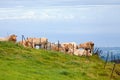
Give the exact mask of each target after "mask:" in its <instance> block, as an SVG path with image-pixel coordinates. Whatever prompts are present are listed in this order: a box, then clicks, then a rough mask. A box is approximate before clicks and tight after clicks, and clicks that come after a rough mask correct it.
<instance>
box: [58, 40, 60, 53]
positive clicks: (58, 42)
mask: <svg viewBox="0 0 120 80" xmlns="http://www.w3.org/2000/svg"><path fill="white" fill-rule="evenodd" d="M59 43H60V42H59V40H58V51H59V48H60V46H59Z"/></svg>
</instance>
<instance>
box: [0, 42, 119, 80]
mask: <svg viewBox="0 0 120 80" xmlns="http://www.w3.org/2000/svg"><path fill="white" fill-rule="evenodd" d="M112 67H113V64H112V63H108V64H107V66H106V69H104V61H102V60H100V59H99V58H98V57H97V56H92V57H89V58H86V57H84V56H83V57H78V56H72V55H68V54H63V53H60V52H54V51H46V50H36V49H31V48H24V47H22V46H19V45H18V44H13V43H10V42H0V80H110V74H111V70H112ZM116 69H117V70H120V69H119V65H117V68H116ZM112 80H120V76H119V74H118V73H117V71H116V72H114V74H113V79H112Z"/></svg>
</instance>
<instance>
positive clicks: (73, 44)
mask: <svg viewBox="0 0 120 80" xmlns="http://www.w3.org/2000/svg"><path fill="white" fill-rule="evenodd" d="M74 47H75V46H74V44H73V53H72V54H73V55H74Z"/></svg>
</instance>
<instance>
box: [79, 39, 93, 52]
mask: <svg viewBox="0 0 120 80" xmlns="http://www.w3.org/2000/svg"><path fill="white" fill-rule="evenodd" d="M79 48H83V49H85V50H87V51H88V50H90V52H91V53H92V52H93V49H94V43H93V42H91V41H90V42H85V43H82V44H79Z"/></svg>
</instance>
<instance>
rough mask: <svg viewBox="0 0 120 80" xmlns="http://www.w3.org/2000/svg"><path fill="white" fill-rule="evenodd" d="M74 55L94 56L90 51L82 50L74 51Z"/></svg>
mask: <svg viewBox="0 0 120 80" xmlns="http://www.w3.org/2000/svg"><path fill="white" fill-rule="evenodd" d="M74 55H77V56H92V54H91V53H90V51H89V50H88V51H87V50H84V49H83V50H80V49H76V50H75V51H74Z"/></svg>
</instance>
